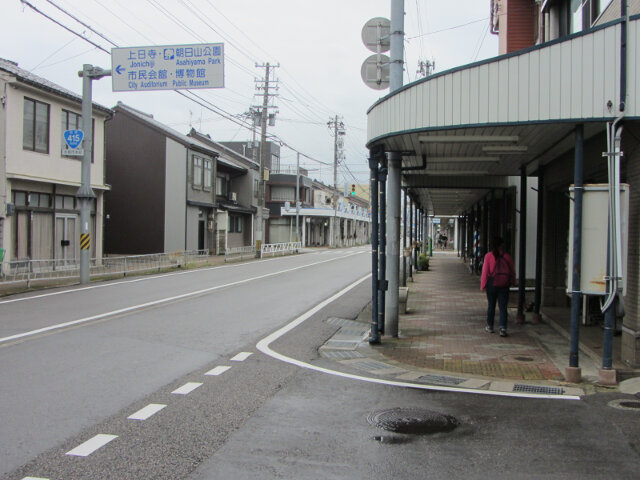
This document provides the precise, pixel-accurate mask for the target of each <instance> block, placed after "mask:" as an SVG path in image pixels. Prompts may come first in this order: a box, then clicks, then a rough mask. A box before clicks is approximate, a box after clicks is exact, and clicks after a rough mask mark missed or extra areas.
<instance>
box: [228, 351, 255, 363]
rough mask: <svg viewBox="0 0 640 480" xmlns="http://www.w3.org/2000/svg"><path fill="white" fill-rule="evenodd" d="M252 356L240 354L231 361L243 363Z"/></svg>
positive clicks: (249, 353) (248, 353) (246, 353)
mask: <svg viewBox="0 0 640 480" xmlns="http://www.w3.org/2000/svg"><path fill="white" fill-rule="evenodd" d="M251 355H253V352H240V353H239V354H237V355H236V356H235V357H233V358H232V359H231V361H232V362H244V361H245V360H246V359H247V358H249V357H250V356H251Z"/></svg>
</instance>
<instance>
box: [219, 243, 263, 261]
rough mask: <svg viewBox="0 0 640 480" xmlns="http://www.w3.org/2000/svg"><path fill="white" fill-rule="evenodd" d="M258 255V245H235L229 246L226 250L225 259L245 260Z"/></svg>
mask: <svg viewBox="0 0 640 480" xmlns="http://www.w3.org/2000/svg"><path fill="white" fill-rule="evenodd" d="M255 257H256V247H254V246H248V247H233V248H227V249H226V250H225V251H224V261H225V262H231V261H233V260H243V259H245V258H255Z"/></svg>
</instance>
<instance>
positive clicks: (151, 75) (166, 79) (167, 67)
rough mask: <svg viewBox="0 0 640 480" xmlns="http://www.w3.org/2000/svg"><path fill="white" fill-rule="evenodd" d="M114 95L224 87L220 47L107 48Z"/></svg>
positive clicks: (213, 45) (218, 44)
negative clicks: (109, 52)
mask: <svg viewBox="0 0 640 480" xmlns="http://www.w3.org/2000/svg"><path fill="white" fill-rule="evenodd" d="M111 71H112V76H111V79H112V89H113V91H114V92H139V91H144V90H180V89H196V88H222V87H224V44H223V43H202V44H196V45H160V46H151V47H127V48H112V49H111Z"/></svg>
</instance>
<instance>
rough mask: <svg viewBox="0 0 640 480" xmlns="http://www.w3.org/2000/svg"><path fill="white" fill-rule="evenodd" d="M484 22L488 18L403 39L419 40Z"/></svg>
mask: <svg viewBox="0 0 640 480" xmlns="http://www.w3.org/2000/svg"><path fill="white" fill-rule="evenodd" d="M486 20H489V17H485V18H480V19H478V20H473V21H471V22H467V23H462V24H460V25H455V26H453V27H447V28H443V29H441V30H434V31H433V32H426V33H423V34H422V35H414V36H413V37H405V39H406V40H413V39H414V38H420V37H425V36H427V35H435V34H436V33H442V32H448V31H449V30H455V29H456V28H462V27H466V26H468V25H472V24H474V23H480V22H484V21H486Z"/></svg>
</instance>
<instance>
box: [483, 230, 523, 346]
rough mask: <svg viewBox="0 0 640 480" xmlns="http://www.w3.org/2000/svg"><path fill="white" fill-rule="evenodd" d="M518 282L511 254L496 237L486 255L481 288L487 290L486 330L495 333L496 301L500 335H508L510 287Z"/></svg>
mask: <svg viewBox="0 0 640 480" xmlns="http://www.w3.org/2000/svg"><path fill="white" fill-rule="evenodd" d="M515 283H516V269H515V267H514V265H513V259H512V258H511V255H509V254H508V253H506V252H505V251H504V250H503V242H502V239H501V238H500V237H496V239H495V240H494V242H493V246H492V248H491V251H490V252H488V253H487V254H486V255H485V256H484V263H483V265H482V277H481V278H480V290H482V291H486V292H487V303H488V308H487V326H486V327H485V331H486V332H488V333H494V330H493V320H494V317H495V313H496V301H497V302H498V306H499V308H500V336H501V337H506V336H507V304H508V303H509V287H511V285H515Z"/></svg>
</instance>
